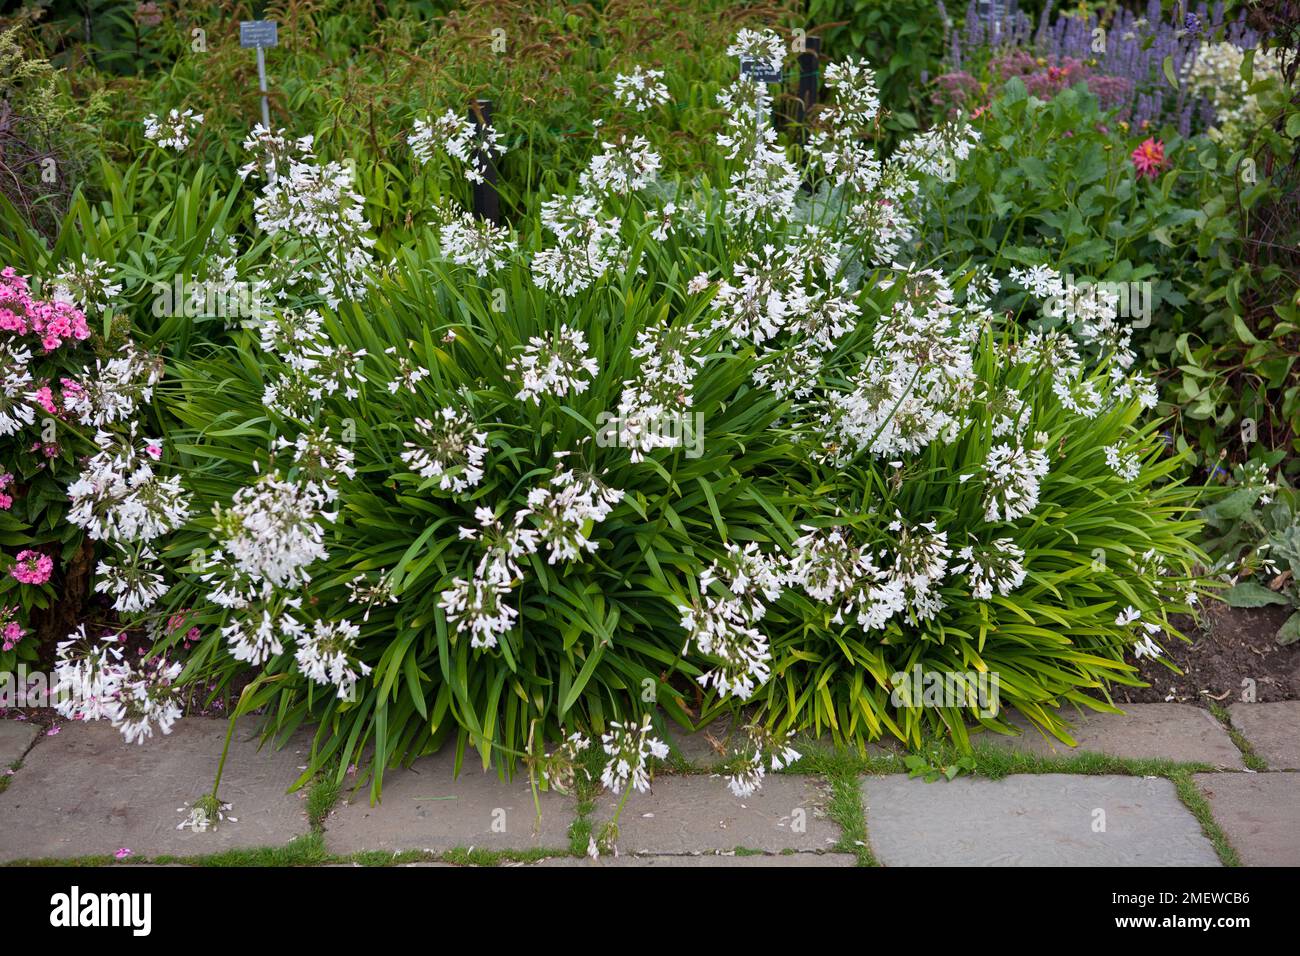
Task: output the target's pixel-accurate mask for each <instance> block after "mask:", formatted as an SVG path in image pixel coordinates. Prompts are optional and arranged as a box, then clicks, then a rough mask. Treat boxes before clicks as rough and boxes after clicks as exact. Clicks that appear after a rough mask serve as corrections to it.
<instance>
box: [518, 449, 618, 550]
mask: <svg viewBox="0 0 1300 956" xmlns="http://www.w3.org/2000/svg"><path fill="white" fill-rule="evenodd" d="M622 500H623V492H622V491H621V490H620V489H618V488H611V487H609V486H608V485H606V484H605V483H604V482H602V481H601V480H600V479H599V478H597V477H595V476H594V475H590V474H585V473H580V472H577V471H574V470H572V469H570V470H566V471H557V472H556V474H555V475H554V476H553V477H552V478H551V480H550V481H549V482H547V483H546V484H544V485H539V486H538V487H536V488H533V489H532V490H531V491H529V492H528V507H527V508H524V509H522V510H521V511H519V512H518V514H517V515H516V516H515V521H516V523H520V522H522V519H523V518H525V517H528V518H529V519H530V520H531V522H532V524H533V525H534V526H535V527H536V531H537V545H538V548H539V550H540V549H541V548H543V547H544V548H546V549H547V554H546V562H547V564H556V563H558V562H560V561H577V560H580V559H581V558H582V556H583V554H584V553H587V554H590V553H592V552H594V551H595V550H596V548H597V547H598V545H597V543H596V542H595V541H593V540H591V538H590V537H588V534H589V532H588V531H587V527H588V525H592V526H594V525H598V524H600V523H601V522H602V521H604V520H605V519H606V518H608V517H609V516H610V514H611V513H612V512H613V510H614V507H615V506H616V505H617V504H618V503H619V502H620V501H622Z"/></svg>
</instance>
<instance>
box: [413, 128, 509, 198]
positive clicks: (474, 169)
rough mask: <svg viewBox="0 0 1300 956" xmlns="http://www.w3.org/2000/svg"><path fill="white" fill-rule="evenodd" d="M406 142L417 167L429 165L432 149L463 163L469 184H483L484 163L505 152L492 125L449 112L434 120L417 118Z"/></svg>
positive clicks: (499, 136)
mask: <svg viewBox="0 0 1300 956" xmlns="http://www.w3.org/2000/svg"><path fill="white" fill-rule="evenodd" d="M406 142H407V143H408V144H409V145H410V147H411V152H412V153H414V154H415V159H416V161H417V162H418V163H420V165H424V164H425V163H427V162H429V160H431V159H432V158H433V156H434V151H435V150H436V149H440V150H442V152H444V153H446V154H447V155H448V156H450V157H451V158H452V159H455V160H457V161H459V162H460V163H461V164H463V166H464V169H465V178H466V179H468V180H469V181H470V182H472V183H481V182H483V177H484V175H485V174H486V173H487V161H488V160H489V159H490V158H491V156H492V154H493V153H495V154H496V155H497V156H498V157H500V156H504V155H505V152H506V147H505V145H504V144H503V143H502V142H501V133H500V132H499V131H498V130H497V129H496V128H495V127H494V126H491V125H489V124H487V123H471V122H470V121H469V120H467V119H463V118H461V117H459V116H457V115H456V114H455V113H453V112H452V111H451V110H447V112H445V113H443V114H442V115H441V116H439V117H438V118H437V119H433V120H428V119H417V120H416V121H415V128H414V130H413V131H412V133H411V135H410V136H408V137H407V138H406Z"/></svg>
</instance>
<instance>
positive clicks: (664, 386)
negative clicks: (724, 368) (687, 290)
mask: <svg viewBox="0 0 1300 956" xmlns="http://www.w3.org/2000/svg"><path fill="white" fill-rule="evenodd" d="M699 338H700V334H699V332H698V331H697V330H696V329H695V328H694V327H692V326H689V325H678V326H672V325H667V324H664V325H653V326H650V327H648V328H645V329H642V330H641V331H640V332H638V333H637V338H636V344H635V345H634V346H633V347H632V351H631V355H632V358H633V359H634V360H635V364H636V368H637V376H636V378H634V379H629V380H627V381H625V382H623V392H622V394H621V395H620V396H619V401H618V411H617V414H616V415H615V416H614V418H613V420H612V421H611V422H610V427H611V429H612V431H613V434H614V437H615V439H616V442H615V443H616V444H617V445H618V447H620V448H626V449H628V452H629V457H630V458H631V460H632V461H633V462H639V461H642V460H643V459H644V457H645V454H646V453H647V452H650V451H653V450H654V449H656V448H672V447H676V446H678V445H680V444H681V443H682V442H683V439H684V436H683V434H682V432H681V429H680V428H667V427H665V424H666V421H667V419H668V418H669V417H670V416H674V415H676V416H682V415H683V414H684V413H685V411H686V410H687V409H689V407H690V403H691V391H692V384H693V383H694V381H695V375H696V373H697V372H698V371H699V367H700V366H701V365H702V364H703V362H704V358H703V356H701V355H699V354H698V352H697V344H696V343H697V342H698V341H699ZM680 420H681V419H680V418H679V422H680Z"/></svg>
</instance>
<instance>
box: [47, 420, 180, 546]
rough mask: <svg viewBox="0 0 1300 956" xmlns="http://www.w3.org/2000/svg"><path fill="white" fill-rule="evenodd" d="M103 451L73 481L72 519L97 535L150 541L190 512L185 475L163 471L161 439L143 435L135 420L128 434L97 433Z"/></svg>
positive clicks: (123, 541)
mask: <svg viewBox="0 0 1300 956" xmlns="http://www.w3.org/2000/svg"><path fill="white" fill-rule="evenodd" d="M95 444H96V445H97V446H98V448H99V451H98V452H96V453H95V454H94V455H92V456H91V457H90V458H89V459H88V460H87V462H86V464H85V467H84V469H83V471H82V472H81V475H80V476H79V477H78V478H77V480H76V481H74V482H73V483H72V484H71V485H69V486H68V499H69V501H70V502H71V507H70V508H69V509H68V520H69V521H71V522H72V523H73V524H75V525H77V526H78V527H80V528H84V529H85V531H86V534H87V535H88V536H89V537H91V538H92V539H94V540H96V541H109V542H115V543H119V544H129V543H136V542H149V541H153V540H154V539H156V538H158V537H161V536H162V535H164V534H167V533H168V532H171V531H174V530H176V529H177V528H179V527H181V525H183V524H184V523H185V521H186V519H188V518H189V515H190V503H189V495H188V494H187V493H186V492H185V489H184V488H183V487H182V486H181V479H180V476H179V475H167V476H162V475H159V474H158V473H157V470H156V469H155V467H154V466H155V464H156V462H157V460H158V455H157V454H156V453H155V450H156V449H158V448H159V447H160V446H159V443H158V441H157V440H155V439H150V438H141V437H138V436H137V434H136V429H135V426H134V424H133V425H132V426H131V428H130V429H128V431H127V432H126V433H125V434H122V435H119V434H114V433H111V432H106V431H99V432H97V433H96V434H95Z"/></svg>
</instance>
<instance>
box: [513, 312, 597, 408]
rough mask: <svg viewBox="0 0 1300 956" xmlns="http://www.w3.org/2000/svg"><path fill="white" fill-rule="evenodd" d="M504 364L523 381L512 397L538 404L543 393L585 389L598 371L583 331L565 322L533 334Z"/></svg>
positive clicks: (573, 392)
mask: <svg viewBox="0 0 1300 956" xmlns="http://www.w3.org/2000/svg"><path fill="white" fill-rule="evenodd" d="M507 368H508V370H509V371H510V372H512V373H514V374H515V375H518V376H519V377H520V379H521V380H522V383H523V384H522V387H521V388H520V389H519V393H518V394H517V395H515V398H517V399H519V400H521V401H532V403H533V404H534V405H540V404H541V400H542V396H543V395H549V396H551V397H554V398H560V399H563V398H568V397H569V396H570V395H577V394H580V393H582V392H585V391H586V390H587V388H588V386H590V385H591V380H592V379H593V378H595V377H596V375H597V374H599V372H600V366H599V365H598V364H597V362H596V360H595V359H594V358H593V357H592V356H591V351H590V346H588V344H587V337H586V335H584V334H583V332H582V330H581V329H578V328H569V327H567V326H563V327H561V328H560V329H559V330H558V331H557V332H555V333H546V334H545V335H541V336H538V335H534V336H533V337H532V338H530V339H529V340H528V344H527V345H526V346H525V347H524V350H523V354H521V355H520V356H519V357H518V358H516V359H514V360H513V361H511V362H510V364H509V365H508V366H507Z"/></svg>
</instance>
